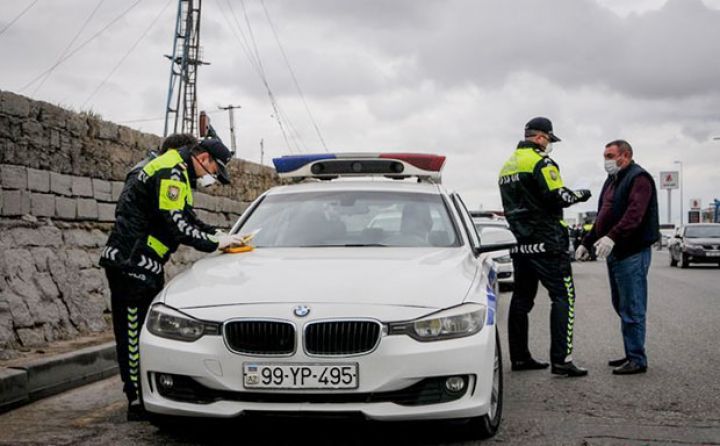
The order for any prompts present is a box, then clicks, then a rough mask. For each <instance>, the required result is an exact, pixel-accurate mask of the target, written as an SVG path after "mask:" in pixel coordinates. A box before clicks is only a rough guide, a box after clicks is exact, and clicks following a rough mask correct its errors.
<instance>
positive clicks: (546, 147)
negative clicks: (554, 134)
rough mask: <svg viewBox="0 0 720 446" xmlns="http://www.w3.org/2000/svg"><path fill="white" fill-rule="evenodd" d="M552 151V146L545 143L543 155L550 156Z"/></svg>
mask: <svg viewBox="0 0 720 446" xmlns="http://www.w3.org/2000/svg"><path fill="white" fill-rule="evenodd" d="M552 151H553V144H552V143H551V142H549V143H547V145H546V146H545V155H550V154H551V153H552Z"/></svg>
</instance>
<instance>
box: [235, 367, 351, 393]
mask: <svg viewBox="0 0 720 446" xmlns="http://www.w3.org/2000/svg"><path fill="white" fill-rule="evenodd" d="M243 382H244V383H245V388H246V389H357V388H358V364H357V363H344V364H278V363H248V362H246V363H244V364H243Z"/></svg>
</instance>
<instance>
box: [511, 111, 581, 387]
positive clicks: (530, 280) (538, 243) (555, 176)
mask: <svg viewBox="0 0 720 446" xmlns="http://www.w3.org/2000/svg"><path fill="white" fill-rule="evenodd" d="M559 141H560V138H558V137H557V136H555V134H554V133H553V127H552V123H551V122H550V120H549V119H547V118H543V117H538V118H533V119H531V120H530V121H529V122H528V123H527V124H526V125H525V140H523V141H520V143H519V144H518V146H517V149H516V150H515V152H514V153H513V154H512V156H511V157H510V159H508V161H507V162H506V163H505V165H504V166H503V168H502V171H501V172H500V179H499V183H500V194H501V195H502V202H503V207H504V209H505V217H506V218H507V221H508V223H509V225H510V229H511V230H512V232H513V234H514V235H515V238H516V239H517V246H516V247H515V248H513V250H512V251H511V255H512V259H513V268H514V270H515V288H514V291H513V295H512V300H511V302H510V311H509V317H508V338H509V341H510V360H511V368H512V370H516V371H518V370H536V369H544V368H547V367H548V365H549V364H548V363H546V362H541V361H537V360H535V359H533V357H532V356H531V354H530V351H529V349H528V314H529V313H530V310H531V309H532V307H533V302H534V300H535V295H536V294H537V290H538V282H539V283H541V284H542V285H543V286H544V287H545V288H546V289H547V290H548V293H549V294H550V299H551V300H552V309H551V312H550V334H551V347H550V357H551V361H552V369H551V371H552V373H554V374H557V375H566V376H584V375H587V370H585V369H583V368H580V367H578V366H576V365H575V364H574V363H573V362H572V357H571V354H572V350H573V324H574V321H575V286H574V284H573V277H572V270H571V267H570V256H569V255H568V252H567V249H568V243H569V235H568V231H567V224H566V223H565V222H564V221H563V208H566V207H568V206H570V205H573V204H575V203H578V202H582V201H587V200H588V199H589V198H590V191H588V190H578V191H571V190H570V189H568V188H566V187H565V186H564V185H563V181H562V178H560V170H559V168H558V165H557V164H556V163H555V161H553V160H552V159H550V157H549V156H548V155H550V152H551V151H552V143H554V142H559Z"/></svg>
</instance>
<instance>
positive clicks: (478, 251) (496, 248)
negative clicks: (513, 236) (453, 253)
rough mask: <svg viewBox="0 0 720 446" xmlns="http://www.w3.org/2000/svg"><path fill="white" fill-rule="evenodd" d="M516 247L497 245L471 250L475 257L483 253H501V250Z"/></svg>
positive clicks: (504, 244)
mask: <svg viewBox="0 0 720 446" xmlns="http://www.w3.org/2000/svg"><path fill="white" fill-rule="evenodd" d="M516 246H517V243H498V244H492V245H482V246H480V247H478V248H473V252H474V253H475V255H476V256H477V255H480V254H482V253H484V252H494V251H502V250H503V249H512V248H514V247H516Z"/></svg>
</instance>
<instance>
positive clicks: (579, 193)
mask: <svg viewBox="0 0 720 446" xmlns="http://www.w3.org/2000/svg"><path fill="white" fill-rule="evenodd" d="M575 196H576V197H577V198H578V201H579V202H583V201H588V200H589V199H590V197H592V194H591V193H590V191H589V190H588V189H578V190H576V191H575Z"/></svg>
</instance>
